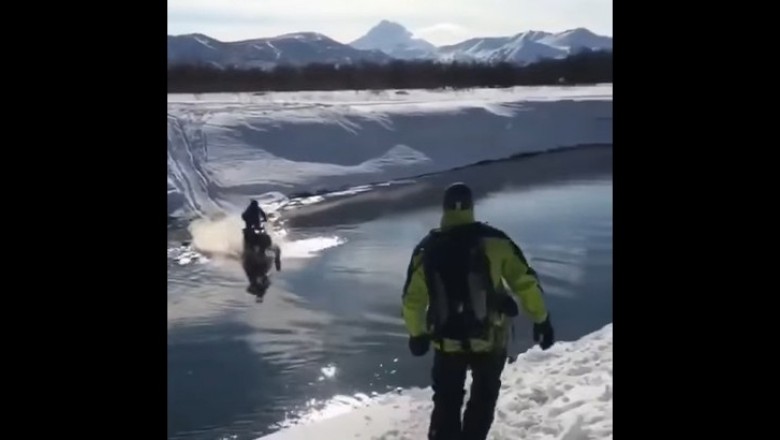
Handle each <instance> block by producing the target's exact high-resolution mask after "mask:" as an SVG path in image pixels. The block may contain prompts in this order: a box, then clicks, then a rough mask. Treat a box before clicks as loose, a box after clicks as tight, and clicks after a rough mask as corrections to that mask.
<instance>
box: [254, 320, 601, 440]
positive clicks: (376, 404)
mask: <svg viewBox="0 0 780 440" xmlns="http://www.w3.org/2000/svg"><path fill="white" fill-rule="evenodd" d="M428 356H429V357H430V355H428ZM502 382H503V385H502V387H501V395H500V397H499V400H498V403H497V406H496V413H495V414H496V418H495V421H494V423H493V427H492V429H491V431H490V435H489V436H488V440H515V439H524V440H585V439H603V440H608V439H611V438H612V389H613V385H612V324H608V325H606V326H604V327H603V328H601V329H599V330H597V331H594V332H593V333H591V334H589V335H586V336H584V337H582V338H581V339H579V340H577V341H573V342H558V343H556V344H555V345H554V346H553V347H552V348H551V349H549V350H547V351H542V350H541V349H539V347H538V346H535V347H534V348H531V349H530V350H528V351H527V352H525V353H523V354H521V355H520V356H519V357H518V358H517V360H516V361H515V362H514V363H513V364H509V365H507V367H506V368H505V370H504V373H503V375H502ZM469 386H470V379H469V381H467V384H466V389H467V390H468V388H469ZM431 398H432V392H431V390H430V388H426V389H412V390H399V391H397V392H396V393H390V394H387V395H382V396H376V397H373V398H370V397H369V396H365V395H358V396H355V397H349V396H337V397H336V398H334V399H333V401H332V402H330V404H329V405H326V406H325V407H324V408H322V409H317V410H312V411H311V412H310V413H308V414H305V415H304V416H303V418H302V419H301V420H300V421H299V422H298V423H299V424H297V425H295V426H291V427H287V428H284V429H281V430H279V431H277V432H275V433H272V434H270V435H266V436H264V437H262V438H261V439H259V440H310V439H314V438H317V439H328V440H330V439H371V440H419V439H423V438H426V432H427V429H428V422H429V419H428V418H429V416H430V412H431V408H432V400H431ZM466 399H468V395H467V396H466ZM464 402H465V401H464Z"/></svg>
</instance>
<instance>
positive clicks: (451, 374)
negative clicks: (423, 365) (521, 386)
mask: <svg viewBox="0 0 780 440" xmlns="http://www.w3.org/2000/svg"><path fill="white" fill-rule="evenodd" d="M502 280H504V281H506V283H507V285H508V286H509V289H510V290H511V292H508V291H506V290H505V288H504V287H503V286H504V285H503V284H502ZM518 303H519V304H520V305H521V306H522V308H523V310H524V312H525V313H526V314H527V315H528V316H529V317H530V318H531V320H532V321H533V323H534V324H533V339H534V341H535V342H538V343H539V345H540V346H541V348H542V349H543V350H546V349H548V348H550V347H551V346H552V344H553V341H554V335H553V327H552V325H551V323H550V315H549V313H548V312H547V309H546V306H545V303H544V299H543V291H542V287H541V285H540V282H539V279H538V277H537V275H536V273H535V272H534V270H533V269H532V268H531V267H530V266H529V264H528V261H527V260H526V259H525V257H524V256H523V253H522V251H521V250H520V248H519V247H518V246H517V245H516V244H515V243H514V242H513V241H512V239H511V238H509V237H508V236H507V235H506V234H505V233H504V232H502V231H500V230H498V229H496V228H494V227H492V226H488V225H487V224H485V223H482V222H477V221H475V220H474V207H473V198H472V193H471V189H470V188H469V187H468V186H466V185H465V184H463V183H460V182H458V183H454V184H452V185H450V186H449V187H448V188H447V189H446V190H445V192H444V197H443V213H442V217H441V224H440V228H437V229H433V230H431V231H430V232H429V234H428V235H427V236H425V237H424V238H423V239H422V241H420V243H419V244H418V245H417V247H415V249H414V252H413V253H412V257H411V261H410V262H409V268H408V272H407V277H406V282H405V284H404V287H403V300H402V309H403V310H402V313H403V319H404V322H405V324H406V328H407V331H408V332H409V335H410V336H409V350H410V351H411V352H412V354H413V355H414V356H423V355H425V354H426V353H427V352H428V350H429V347H430V345H433V347H434V358H433V368H432V372H431V376H432V388H433V392H434V396H433V403H434V406H433V411H432V413H431V416H430V425H429V430H428V439H429V440H453V439H454V440H485V439H486V438H487V435H488V432H489V431H490V427H491V425H492V424H493V418H494V412H495V406H496V401H497V400H498V395H499V391H500V389H501V373H502V371H503V369H504V365H505V363H506V361H507V354H508V353H507V345H508V341H509V328H510V324H511V317H513V316H516V315H517V314H518V313H519V308H518ZM469 368H471V372H472V373H471V374H472V379H473V381H472V385H471V396H470V399H469V402H468V403H467V405H466V411H465V413H464V415H463V420H462V421H461V408H462V406H463V400H464V396H465V390H464V387H465V380H466V372H467V371H468V369H469Z"/></svg>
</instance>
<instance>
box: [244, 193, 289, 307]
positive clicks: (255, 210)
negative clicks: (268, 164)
mask: <svg viewBox="0 0 780 440" xmlns="http://www.w3.org/2000/svg"><path fill="white" fill-rule="evenodd" d="M241 218H242V219H243V220H244V230H243V233H244V252H243V255H242V265H243V267H244V271H245V272H246V275H247V278H248V279H249V287H248V288H247V291H248V292H249V293H252V294H255V295H259V294H262V293H263V291H264V289H263V287H262V286H263V285H266V286H267V284H268V275H267V274H268V271H269V270H270V261H269V260H268V257H267V256H266V250H268V249H271V250H273V252H274V265H275V266H276V270H277V271H279V270H281V269H282V263H281V250H280V249H279V247H278V246H276V245H275V244H273V242H272V241H271V236H270V235H269V234H268V232H266V230H265V228H264V227H262V226H261V222H267V221H268V216H267V215H266V213H265V212H264V211H263V209H262V208H261V207H260V205H259V204H258V203H257V201H256V200H252V201H251V202H250V203H249V206H248V207H247V208H246V209H245V210H244V212H243V213H242V214H241Z"/></svg>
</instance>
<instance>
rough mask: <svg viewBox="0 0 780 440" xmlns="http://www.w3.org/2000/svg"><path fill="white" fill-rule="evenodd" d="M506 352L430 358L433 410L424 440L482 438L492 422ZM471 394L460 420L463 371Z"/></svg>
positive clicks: (438, 354) (463, 380) (463, 388)
mask: <svg viewBox="0 0 780 440" xmlns="http://www.w3.org/2000/svg"><path fill="white" fill-rule="evenodd" d="M505 363H506V353H505V352H499V353H442V352H440V351H438V350H435V352H434V357H433V370H432V378H433V384H432V388H433V412H432V413H431V421H430V428H429V430H428V440H485V439H486V438H487V435H488V431H490V426H491V425H492V424H493V416H494V412H495V408H496V400H498V393H499V391H500V389H501V372H502V371H503V370H504V365H505ZM469 368H471V378H472V383H471V394H470V396H469V401H468V403H467V404H466V411H465V413H464V415H463V421H462V422H461V418H460V414H461V408H462V406H463V399H464V397H465V395H466V391H465V383H466V373H467V371H468V369H469Z"/></svg>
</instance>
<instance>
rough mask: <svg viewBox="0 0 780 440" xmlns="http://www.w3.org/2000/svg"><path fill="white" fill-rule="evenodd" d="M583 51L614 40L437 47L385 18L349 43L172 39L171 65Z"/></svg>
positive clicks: (518, 59)
mask: <svg viewBox="0 0 780 440" xmlns="http://www.w3.org/2000/svg"><path fill="white" fill-rule="evenodd" d="M582 50H608V51H611V50H612V37H607V36H602V35H596V34H594V33H593V32H591V31H589V30H588V29H584V28H577V29H570V30H567V31H564V32H559V33H552V32H543V31H526V32H521V33H518V34H516V35H512V36H507V37H480V38H471V39H469V40H466V41H463V42H460V43H458V44H453V45H447V46H438V47H437V46H435V45H433V44H431V43H430V42H428V41H425V40H423V39H419V38H414V35H413V34H412V33H411V32H409V30H407V29H406V28H405V27H403V26H402V25H400V24H398V23H394V22H391V21H387V20H383V21H381V22H380V23H379V24H377V25H376V26H374V27H373V28H371V29H370V30H369V31H368V33H366V35H364V36H362V37H360V38H358V39H357V40H355V41H353V42H351V43H349V44H343V43H340V42H338V41H336V40H334V39H332V38H330V37H327V36H325V35H322V34H319V33H316V32H296V33H291V34H284V35H280V36H277V37H271V38H258V39H252V40H243V41H235V42H223V41H219V40H216V39H214V38H211V37H209V36H206V35H203V34H186V35H169V36H168V65H169V66H170V65H182V64H209V65H213V66H217V67H241V68H272V67H274V66H277V65H280V64H291V65H304V64H309V63H315V62H316V63H327V64H352V63H357V62H377V63H383V62H389V61H392V60H399V59H400V60H435V61H439V62H452V61H470V62H486V63H496V62H510V63H513V64H519V65H524V64H529V63H533V62H536V61H539V60H542V59H550V58H563V57H566V56H568V55H570V54H573V53H576V52H579V51H582Z"/></svg>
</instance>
